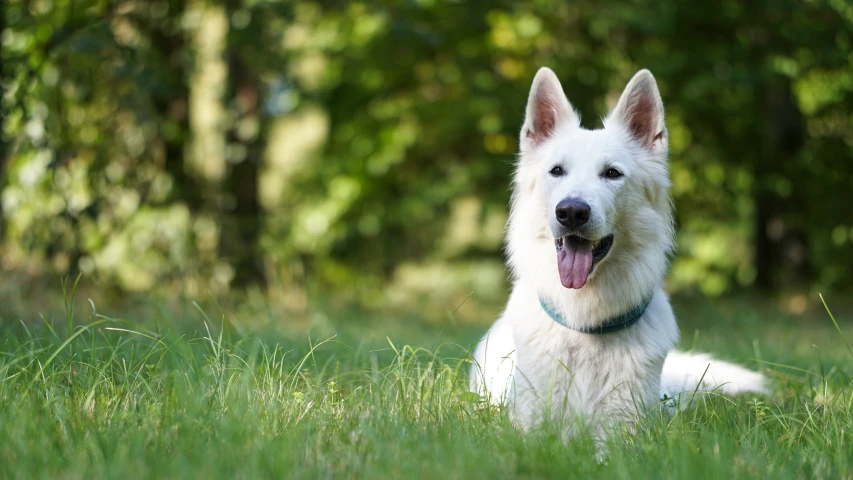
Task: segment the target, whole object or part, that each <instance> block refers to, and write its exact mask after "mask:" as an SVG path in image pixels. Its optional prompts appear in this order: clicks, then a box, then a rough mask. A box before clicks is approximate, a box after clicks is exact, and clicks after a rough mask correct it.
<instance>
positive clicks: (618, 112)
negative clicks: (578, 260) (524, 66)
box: [471, 68, 766, 426]
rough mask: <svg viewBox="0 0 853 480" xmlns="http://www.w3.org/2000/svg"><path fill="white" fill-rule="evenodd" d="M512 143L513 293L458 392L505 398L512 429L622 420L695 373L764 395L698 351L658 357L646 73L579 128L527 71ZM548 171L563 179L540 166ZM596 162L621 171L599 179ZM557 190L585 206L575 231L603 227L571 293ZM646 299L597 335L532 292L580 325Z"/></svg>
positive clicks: (545, 83) (666, 308) (661, 213)
mask: <svg viewBox="0 0 853 480" xmlns="http://www.w3.org/2000/svg"><path fill="white" fill-rule="evenodd" d="M520 145H521V154H520V158H519V161H518V166H517V170H516V173H515V177H514V193H513V197H512V204H511V212H510V218H509V222H508V225H507V250H508V265H509V267H510V269H511V271H512V275H513V280H514V281H513V290H512V294H511V295H510V298H509V302H508V304H507V307H506V310H505V311H504V313H503V315H502V316H501V317H500V318H499V319H498V320H497V321H496V322H495V324H494V325H493V326H492V328H491V329H490V330H489V333H487V334H486V336H485V337H483V340H482V341H481V342H480V343H479V344H478V346H477V348H476V350H475V352H474V360H475V365H474V366H473V368H472V371H471V388H472V389H473V390H474V391H476V392H479V393H481V394H484V395H488V396H489V398H490V400H491V401H492V402H493V403H504V402H505V403H508V404H509V405H510V407H511V410H510V412H511V416H512V418H513V420H514V421H515V422H517V423H518V424H520V425H522V426H529V425H531V424H533V423H535V422H537V421H538V420H540V419H542V418H544V417H545V416H551V417H552V418H564V417H566V416H577V415H581V416H583V417H584V418H586V419H588V420H592V421H595V420H597V419H610V420H621V421H626V420H630V419H631V418H633V417H634V416H635V415H636V413H637V412H638V411H641V410H642V409H643V408H644V407H650V406H653V405H655V404H658V403H659V401H660V399H661V395H662V394H663V393H666V394H667V395H669V396H674V395H675V394H677V393H680V392H685V391H688V392H692V391H693V390H695V389H696V388H697V385H698V384H699V379H700V378H702V376H703V374H704V379H703V385H702V386H701V388H703V389H709V388H716V387H718V386H721V390H722V391H723V392H725V393H738V392H745V391H759V392H760V391H764V390H765V388H766V387H765V380H764V377H763V376H761V375H760V374H758V373H755V372H751V371H749V370H746V369H744V368H742V367H738V366H736V365H732V364H729V363H726V362H721V361H718V360H714V359H712V358H711V357H709V356H707V355H702V354H698V355H696V354H693V355H691V354H686V353H680V352H671V350H672V348H673V346H674V345H675V344H676V343H677V341H678V327H677V326H676V323H675V317H674V315H673V312H672V307H671V306H670V303H669V299H668V297H667V295H666V293H665V292H664V291H663V288H662V285H663V278H664V275H665V273H666V269H667V267H668V258H669V255H670V253H671V252H672V250H673V247H674V229H673V221H672V208H671V204H670V197H669V174H668V171H667V151H668V140H667V132H666V128H665V123H664V110H663V103H662V102H661V99H660V94H659V93H658V88H657V84H656V82H655V80H654V77H653V76H652V75H651V73H649V72H648V71H647V70H642V71H640V72H638V73H637V74H636V75H635V76H634V78H633V79H632V80H631V81H630V82H629V84H628V86H627V87H626V88H625V91H624V92H623V94H622V96H621V98H620V100H619V102H618V103H617V105H616V107H615V108H614V109H613V111H612V112H611V113H610V114H609V115H608V116H607V117H606V118H605V119H604V128H602V129H599V130H586V129H584V128H582V127H581V126H580V122H579V117H578V115H577V114H576V113H575V112H574V111H573V110H572V107H571V104H570V103H569V101H568V99H567V98H566V96H565V94H564V93H563V90H562V86H561V85H560V82H559V80H558V79H557V77H556V75H555V74H554V73H553V72H552V71H551V70H549V69H547V68H542V69H540V71H539V72H538V73H537V75H536V78H535V79H534V81H533V86H532V87H531V91H530V97H529V99H528V105H527V111H526V116H525V123H524V126H523V127H522V131H521V138H520ZM554 166H560V167H561V168H562V169H563V170H564V172H565V174H564V175H562V176H557V177H555V176H554V175H551V174H550V173H549V172H550V171H551V169H552V168H553V167H554ZM607 168H616V169H618V170H619V171H620V172H622V173H623V174H624V176H623V177H621V178H619V179H616V180H611V179H607V178H604V177H603V176H602V173H601V172H602V171H604V170H606V169H607ZM568 197H572V198H579V199H581V200H583V201H584V202H586V203H588V204H589V205H590V207H591V216H590V219H589V222H588V224H587V225H586V226H585V227H584V228H585V230H584V236H585V237H587V238H593V239H597V238H601V237H604V236H606V235H608V234H613V236H614V241H613V246H612V248H611V250H610V252H609V254H608V255H607V256H606V257H605V258H604V259H603V260H602V261H601V262H600V263H599V264H597V265H596V266H595V267H594V268H593V270H592V273H591V274H590V275H589V277H588V279H587V282H586V284H585V285H584V286H583V288H580V289H567V288H565V287H563V285H562V284H561V281H560V277H559V273H558V267H557V257H556V251H555V246H554V240H555V237H556V236H561V235H560V234H558V233H559V232H560V228H561V227H560V224H559V222H558V221H557V220H556V217H555V213H554V210H555V205H556V204H557V203H558V202H559V201H561V200H562V199H565V198H568ZM555 232H558V233H555ZM649 295H652V296H653V297H652V302H651V304H650V305H649V308H648V309H647V310H646V312H645V314H644V315H643V316H642V318H641V319H640V321H639V322H638V323H637V324H635V325H634V326H632V327H630V328H628V329H625V330H622V331H619V332H615V333H609V334H601V335H595V334H583V333H578V332H576V331H574V330H572V329H569V328H566V327H563V326H561V325H559V324H557V323H556V322H554V321H553V320H552V319H551V318H550V317H549V316H548V314H547V313H545V312H544V311H543V309H542V307H541V306H540V303H539V297H542V298H545V299H546V300H547V301H549V302H550V303H552V304H553V305H554V306H555V308H556V309H557V310H558V311H559V312H560V313H561V314H562V315H563V316H564V318H565V319H566V321H567V322H568V323H569V324H570V325H571V326H574V327H578V328H582V327H589V326H594V325H597V324H600V323H601V322H602V321H604V320H605V319H607V318H610V317H614V316H616V315H619V314H621V313H623V312H626V311H628V310H630V309H631V308H633V307H634V306H636V305H637V304H639V303H640V302H641V301H642V300H643V299H644V298H648V296H649ZM668 354H669V356H668ZM709 364H710V365H711V367H710V368H708V370H707V373H706V367H708V365H709ZM662 374H663V376H662ZM596 424H598V425H600V423H599V422H597V423H596Z"/></svg>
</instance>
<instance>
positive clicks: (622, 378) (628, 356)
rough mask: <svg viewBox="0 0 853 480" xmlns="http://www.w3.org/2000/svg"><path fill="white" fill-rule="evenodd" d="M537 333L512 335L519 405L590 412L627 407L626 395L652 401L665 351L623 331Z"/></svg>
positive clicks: (570, 412)
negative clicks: (516, 343)
mask: <svg viewBox="0 0 853 480" xmlns="http://www.w3.org/2000/svg"><path fill="white" fill-rule="evenodd" d="M543 333H544V332H539V333H538V334H536V335H530V336H527V337H526V338H524V337H522V338H519V339H518V340H520V341H519V342H518V345H517V349H518V350H517V355H518V360H517V370H518V373H519V374H520V375H518V377H517V380H516V381H517V382H518V384H517V385H516V395H517V396H518V400H521V404H525V405H528V406H532V405H533V404H539V406H540V407H546V408H549V409H552V410H553V411H560V412H564V413H569V414H578V413H580V414H585V415H591V414H600V413H607V412H608V411H609V412H613V413H615V412H619V411H623V410H626V409H629V408H630V405H631V404H633V403H634V401H633V400H632V399H639V400H642V401H652V402H653V401H655V400H656V397H657V393H656V392H657V390H658V387H659V382H660V371H661V368H662V366H663V359H664V357H665V353H666V352H655V351H653V350H650V349H649V348H648V346H647V345H643V343H642V342H641V341H640V340H638V339H637V338H636V337H634V336H631V335H629V334H622V333H617V334H609V335H586V334H577V333H574V332H568V331H562V329H550V331H549V332H548V333H549V334H548V335H543ZM626 333H627V332H626ZM531 413H532V412H531Z"/></svg>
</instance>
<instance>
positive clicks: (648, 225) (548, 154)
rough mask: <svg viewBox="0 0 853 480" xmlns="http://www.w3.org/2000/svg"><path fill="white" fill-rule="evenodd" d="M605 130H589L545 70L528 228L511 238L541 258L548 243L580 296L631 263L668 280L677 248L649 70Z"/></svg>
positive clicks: (537, 87) (528, 127)
mask: <svg viewBox="0 0 853 480" xmlns="http://www.w3.org/2000/svg"><path fill="white" fill-rule="evenodd" d="M603 123H604V128H602V129H598V130H586V129H584V128H582V127H581V126H580V119H579V117H578V115H577V113H575V111H574V110H573V109H572V106H571V104H570V103H569V100H568V99H567V98H566V95H565V94H564V93H563V89H562V86H561V85H560V82H559V80H558V79H557V76H556V75H555V74H554V72H553V71H551V70H550V69H548V68H542V69H540V70H539V72H538V73H537V74H536V77H535V78H534V80H533V86H532V87H531V89H530V96H529V98H528V103H527V112H526V116H525V122H524V126H523V127H522V130H521V138H520V145H521V158H520V161H519V168H518V172H517V174H516V187H515V188H516V191H515V196H514V205H513V216H514V217H517V216H519V215H520V216H525V217H528V219H525V220H524V221H521V222H519V221H518V219H517V218H513V219H511V222H510V226H511V231H510V236H511V237H512V235H513V234H515V235H525V236H527V237H528V238H529V239H530V238H534V237H535V240H536V243H537V245H536V248H537V249H538V248H539V247H541V245H540V244H541V242H543V241H545V242H549V243H550V244H551V249H552V250H551V253H550V255H552V256H551V268H553V262H554V259H556V267H557V271H558V273H559V278H560V282H561V283H562V285H563V287H565V288H570V289H580V288H582V287H584V285H586V284H587V281H588V280H591V279H592V278H593V276H594V275H595V276H597V275H598V274H597V273H596V272H597V271H599V270H607V269H609V268H610V267H608V265H610V264H619V263H622V264H623V266H624V264H625V263H626V262H646V263H656V264H661V263H662V265H660V267H658V266H657V265H655V266H654V268H653V270H660V276H661V277H662V274H663V270H664V269H665V266H666V256H667V253H668V252H669V250H670V249H671V247H672V238H671V237H672V227H671V213H670V205H669V196H668V193H667V192H668V187H669V176H668V173H667V167H666V157H667V150H668V141H667V131H666V127H665V123H664V110H663V102H662V101H661V97H660V93H659V92H658V87H657V83H656V82H655V79H654V77H653V76H652V74H651V73H650V72H649V71H648V70H642V71H640V72H638V73H637V74H636V75H635V76H634V78H633V79H631V81H630V82H629V83H628V86H627V87H626V88H625V91H624V92H623V93H622V95H621V97H620V99H619V102H618V103H617V105H616V107H614V109H613V110H612V111H611V112H610V114H609V115H608V116H607V117H606V118H605V119H604V122H603ZM521 204H524V206H522V205H521ZM519 208H521V209H523V210H526V212H521V211H518V210H519ZM531 216H532V219H531V218H530V217H531ZM543 216H544V218H543ZM513 222H515V223H516V225H513ZM531 222H533V223H531ZM518 223H522V224H524V223H526V225H524V226H522V225H519V224H518ZM517 228H521V229H523V230H527V232H526V233H522V232H513V231H512V229H517ZM512 243H513V239H512V238H510V248H511V250H517V249H516V248H513V245H512ZM522 243H525V246H524V247H523V248H530V247H531V245H529V242H522ZM513 253H518V252H515V251H514V252H513ZM522 256H523V255H522ZM640 256H642V257H643V258H639V259H638V258H637V257H640ZM653 257H654V258H658V257H660V258H661V259H662V260H661V261H654V262H653V261H652V260H651V258H653ZM514 267H515V268H516V270H518V269H519V266H518V265H514ZM539 267H543V266H542V265H541V264H540V265H539ZM649 267H652V265H649ZM543 268H544V267H543ZM647 274H653V273H652V272H648V273H647ZM654 274H656V272H655V273H654Z"/></svg>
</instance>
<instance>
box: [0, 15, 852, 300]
mask: <svg viewBox="0 0 853 480" xmlns="http://www.w3.org/2000/svg"><path fill="white" fill-rule="evenodd" d="M2 8H3V12H4V15H5V22H6V28H5V30H4V31H3V33H2V55H0V60H2V62H3V64H4V69H3V70H2V77H3V78H0V82H2V84H3V85H4V87H5V88H4V96H3V111H4V112H5V114H4V116H3V122H2V123H3V125H2V126H3V133H4V135H5V137H4V140H5V142H6V143H8V144H9V147H10V148H9V149H8V150H9V152H10V153H9V154H8V155H7V156H6V157H5V158H4V159H3V170H2V171H5V173H6V175H5V179H3V177H0V185H2V187H3V193H2V206H3V212H4V218H3V219H2V222H3V223H4V225H5V227H6V229H5V235H4V237H5V238H4V239H3V240H4V245H5V253H4V262H5V264H6V265H9V266H10V267H14V268H22V267H25V268H26V269H28V270H31V271H32V270H45V269H47V270H48V271H60V272H65V271H83V272H85V273H87V274H88V275H90V276H92V277H95V278H98V279H100V280H102V281H103V282H105V283H111V284H117V285H119V286H120V287H122V288H124V289H130V290H149V289H152V288H155V287H156V286H158V285H159V286H162V285H166V284H175V285H180V286H181V287H182V288H185V289H186V291H188V292H190V293H192V292H198V291H205V290H208V289H212V290H213V291H214V292H217V291H222V290H225V289H227V288H228V287H229V286H232V285H235V284H246V283H253V282H256V281H262V282H266V283H268V284H280V285H282V286H283V287H284V289H285V290H288V291H290V290H300V289H302V288H304V287H305V286H306V285H308V284H312V283H318V284H320V285H322V286H326V287H330V286H331V287H335V288H336V289H337V290H338V291H341V292H345V293H346V294H347V295H350V296H353V297H357V298H361V299H365V300H369V301H386V300H389V298H388V295H386V294H385V293H383V286H384V285H387V284H388V283H389V280H391V281H392V282H390V283H392V284H394V285H397V286H398V288H397V291H396V292H391V297H393V298H394V299H396V300H395V301H399V302H409V301H412V300H414V299H417V298H418V297H419V296H420V292H422V291H423V290H424V289H425V288H424V285H425V284H426V283H429V282H427V281H426V280H424V279H429V278H441V281H442V282H443V283H445V284H448V285H453V286H454V287H453V288H452V290H453V292H449V293H447V295H446V297H441V299H439V301H442V302H447V303H452V302H455V301H459V300H460V299H461V298H464V296H465V295H467V294H468V293H469V292H470V291H471V290H474V291H475V293H476V296H477V297H478V298H479V299H483V300H492V299H495V298H499V297H501V296H502V292H503V289H504V287H503V284H502V283H501V282H500V281H495V280H494V278H493V277H494V276H495V275H497V276H498V277H500V276H501V274H500V273H498V272H499V262H500V249H501V235H502V232H501V226H502V225H503V223H504V221H505V217H506V204H507V201H508V196H509V178H510V175H511V173H512V161H513V155H514V152H515V151H516V150H517V145H516V135H517V131H518V128H519V126H520V124H521V121H522V114H523V107H524V102H525V100H526V97H527V89H528V87H529V84H530V80H531V78H532V76H533V74H534V72H535V71H536V69H537V68H538V67H539V66H541V65H549V66H551V67H553V68H554V69H555V70H556V71H557V73H558V75H559V76H560V78H561V79H562V80H563V84H564V88H565V90H566V92H567V93H568V95H569V97H570V99H571V101H572V102H573V104H574V106H575V108H577V109H578V110H579V111H580V112H581V113H582V114H583V115H584V117H585V118H586V120H585V122H584V123H585V125H586V126H587V127H595V126H597V123H598V122H597V121H595V120H596V118H598V117H600V116H601V115H602V114H603V113H604V112H606V110H607V107H608V105H611V104H612V103H613V100H614V99H615V98H614V95H615V94H616V93H618V91H619V90H620V89H621V88H622V86H624V83H625V82H626V81H627V80H628V79H629V78H630V75H631V74H632V73H633V72H634V71H636V70H637V69H638V68H641V67H645V68H650V69H651V70H652V71H653V72H654V74H655V75H656V77H657V79H658V81H659V83H660V86H661V90H662V93H663V96H664V101H665V103H666V107H667V119H668V127H669V131H670V134H671V147H672V168H671V172H672V177H673V195H674V199H675V205H676V209H677V212H678V225H679V238H680V243H679V247H680V248H679V253H678V257H677V258H676V260H675V262H674V268H673V274H672V276H671V284H672V286H673V288H675V289H692V288H698V289H700V290H701V291H703V292H704V293H706V294H719V293H722V292H724V291H727V290H730V289H733V288H736V287H739V286H749V285H756V284H757V285H759V286H764V287H788V286H795V287H803V286H810V285H815V284H818V285H822V286H825V287H841V286H847V285H850V284H851V282H853V276H851V273H850V272H851V268H850V266H851V265H853V253H851V252H853V250H851V249H850V248H849V246H850V244H851V242H853V209H850V208H849V205H850V201H849V195H848V193H847V190H848V187H849V185H850V184H851V181H853V162H851V161H850V160H851V153H850V152H851V151H853V150H851V146H853V127H851V125H853V117H851V116H850V115H851V113H850V108H849V107H850V105H851V104H853V76H851V74H850V72H851V69H853V34H851V31H853V28H852V27H853V14H851V10H850V8H849V6H847V5H846V3H844V2H838V1H828V0H827V1H823V0H819V1H803V0H785V1H781V2H780V1H770V0H764V1H758V2H748V3H744V2H738V1H734V0H726V1H723V2H707V3H703V4H687V3H685V2H676V1H669V2H660V1H656V2H650V1H646V0H641V1H631V2H628V1H619V2H605V3H603V4H602V3H601V2H570V3H569V4H566V3H565V2H555V1H538V2H532V3H518V2H503V1H501V2H463V3H456V2H431V1H430V2H394V1H385V2H366V3H360V2H343V3H336V2H331V3H328V2H326V3H314V2H309V1H281V2H255V1H242V0H233V1H229V2H225V3H224V4H223V5H219V4H218V3H216V2H205V1H203V0H194V1H192V2H183V1H177V0H158V1H154V2H140V1H136V0H125V1H118V2H96V1H92V0H77V1H75V0H39V1H37V2H25V1H23V0H7V1H5V2H3V3H2ZM217 8H219V9H224V11H222V12H219V13H217V15H220V14H221V15H220V17H216V16H214V17H215V18H221V16H223V15H224V17H225V18H226V19H227V26H226V30H227V31H226V33H225V35H226V37H227V42H226V44H225V45H224V46H223V47H222V48H221V51H220V50H216V48H215V47H211V48H213V50H210V51H208V50H209V49H205V50H204V51H203V52H202V51H201V50H200V49H201V48H202V46H204V45H206V44H205V43H203V41H202V43H199V42H200V41H201V40H199V39H201V38H204V34H205V32H206V29H209V28H213V27H212V26H211V25H212V24H211V25H208V24H207V23H206V22H208V21H213V20H209V18H214V17H210V16H205V15H204V14H203V13H204V12H205V11H208V10H206V9H217ZM202 58H212V59H213V60H210V61H209V62H208V63H205V61H203V60H201V59H202ZM205 67H210V68H212V70H209V69H208V70H206V69H205ZM221 68H224V69H226V70H227V74H226V78H227V82H226V83H227V85H225V86H224V87H223V86H221V85H219V86H217V85H214V86H210V85H207V86H205V85H206V84H205V83H204V82H198V81H197V80H198V79H199V78H198V75H206V74H207V73H205V72H213V73H211V74H216V75H218V74H219V73H217V72H220V70H219V69H221ZM220 73H221V72H220ZM208 83H209V82H208ZM219 87H222V88H219ZM211 89H213V90H211ZM208 90H210V91H208ZM219 90H221V92H220V91H219ZM211 109H212V110H211ZM211 112H212V113H211ZM209 115H214V116H215V117H216V120H215V121H214V122H213V123H212V124H210V122H208V123H205V119H208V118H212V117H208V116H209ZM200 139H201V140H200ZM204 139H212V140H211V142H212V143H210V144H213V145H220V147H217V148H218V150H216V151H215V152H214V153H215V155H210V156H209V157H205V158H201V159H194V155H196V156H198V154H197V153H195V154H194V153H192V152H197V151H199V150H197V148H196V145H197V142H207V140H204ZM222 149H224V151H220V150H222ZM201 151H203V150H201ZM205 162H206V163H205ZM205 170H209V171H208V172H207V173H205V172H204V171H205ZM211 171H212V172H214V173H215V172H220V171H221V172H223V175H221V176H220V175H218V174H217V175H213V176H212V177H211V176H210V175H209V174H210V172H211ZM434 283H435V282H431V285H433V286H434ZM401 285H405V286H407V287H406V288H403V287H402V286H401ZM427 289H428V288H427ZM403 290H406V291H403ZM460 292H461V293H460ZM460 295H461V297H460Z"/></svg>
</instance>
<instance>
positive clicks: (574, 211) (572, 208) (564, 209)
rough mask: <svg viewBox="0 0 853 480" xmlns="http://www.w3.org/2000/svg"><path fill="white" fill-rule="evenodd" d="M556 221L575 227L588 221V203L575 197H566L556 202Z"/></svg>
mask: <svg viewBox="0 0 853 480" xmlns="http://www.w3.org/2000/svg"><path fill="white" fill-rule="evenodd" d="M557 221H558V222H560V224H561V225H563V226H564V227H566V228H571V229H575V228H578V227H581V226H583V225H585V224H586V222H588V221H589V204H587V203H586V202H584V201H583V200H580V199H577V198H567V199H565V200H563V201H561V202H560V203H558V204H557Z"/></svg>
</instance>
